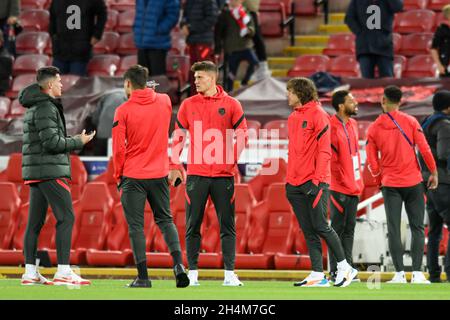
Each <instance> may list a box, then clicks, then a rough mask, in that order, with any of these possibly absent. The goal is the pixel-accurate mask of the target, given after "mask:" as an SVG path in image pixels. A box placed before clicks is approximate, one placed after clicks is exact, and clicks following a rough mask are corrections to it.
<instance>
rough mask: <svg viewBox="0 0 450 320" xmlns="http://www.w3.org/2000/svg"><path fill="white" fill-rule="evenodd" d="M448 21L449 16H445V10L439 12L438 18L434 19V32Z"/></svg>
mask: <svg viewBox="0 0 450 320" xmlns="http://www.w3.org/2000/svg"><path fill="white" fill-rule="evenodd" d="M446 21H447V18H445V16H444V13H443V12H438V13H437V14H436V19H435V20H434V26H433V30H432V31H433V32H435V31H436V29H437V28H438V27H439V26H440V25H441V24H442V23H445V22H446Z"/></svg>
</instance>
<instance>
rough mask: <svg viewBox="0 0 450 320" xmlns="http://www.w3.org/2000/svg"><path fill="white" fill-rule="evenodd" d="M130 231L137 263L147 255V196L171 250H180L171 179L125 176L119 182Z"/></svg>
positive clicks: (171, 251) (142, 260)
mask: <svg viewBox="0 0 450 320" xmlns="http://www.w3.org/2000/svg"><path fill="white" fill-rule="evenodd" d="M120 188H121V189H122V195H121V197H120V201H121V202H122V206H123V210H124V212H125V218H126V220H127V223H128V234H129V236H130V242H131V247H132V249H133V255H134V260H135V262H136V264H138V263H141V262H144V261H147V258H146V256H145V235H144V207H145V201H146V200H147V201H148V203H149V204H150V207H151V208H152V211H153V215H154V218H155V222H156V224H157V225H158V227H159V229H160V230H161V233H162V234H163V236H164V240H165V241H166V244H167V247H168V248H169V252H170V254H171V255H172V256H173V253H174V252H175V251H179V252H181V247H180V239H179V238H178V231H177V228H176V227H175V224H174V223H173V219H172V214H171V212H170V196H169V182H168V180H167V177H164V178H159V179H133V178H127V177H123V178H122V182H121V184H120Z"/></svg>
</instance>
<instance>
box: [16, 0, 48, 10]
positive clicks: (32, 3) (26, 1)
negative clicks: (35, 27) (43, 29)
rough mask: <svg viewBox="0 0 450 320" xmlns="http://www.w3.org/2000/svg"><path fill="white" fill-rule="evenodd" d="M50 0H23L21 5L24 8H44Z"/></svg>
mask: <svg viewBox="0 0 450 320" xmlns="http://www.w3.org/2000/svg"><path fill="white" fill-rule="evenodd" d="M47 1H48V0H21V1H20V7H21V8H22V10H28V9H44V7H45V5H46V4H47Z"/></svg>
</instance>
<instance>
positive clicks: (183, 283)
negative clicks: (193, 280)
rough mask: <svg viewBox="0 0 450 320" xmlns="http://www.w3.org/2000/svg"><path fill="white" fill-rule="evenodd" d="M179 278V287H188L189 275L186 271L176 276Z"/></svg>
mask: <svg viewBox="0 0 450 320" xmlns="http://www.w3.org/2000/svg"><path fill="white" fill-rule="evenodd" d="M176 278H177V288H186V287H187V286H189V282H190V281H189V277H188V276H187V274H186V273H180V274H179V275H177V276H176Z"/></svg>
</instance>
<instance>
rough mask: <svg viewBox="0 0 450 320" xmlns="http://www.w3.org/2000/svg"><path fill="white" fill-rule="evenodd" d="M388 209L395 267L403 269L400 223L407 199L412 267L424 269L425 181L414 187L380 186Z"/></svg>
mask: <svg viewBox="0 0 450 320" xmlns="http://www.w3.org/2000/svg"><path fill="white" fill-rule="evenodd" d="M381 191H382V193H383V198H384V206H385V209H386V218H387V226H388V242H389V251H390V254H391V256H392V261H393V263H394V266H395V271H397V272H400V271H404V270H405V267H404V265H403V247H402V242H401V232H400V224H401V220H402V204H403V202H404V203H405V209H406V213H407V215H408V222H409V227H410V229H411V238H412V240H411V258H412V268H413V270H412V271H421V269H422V259H423V249H424V245H425V232H424V224H423V218H424V216H425V199H424V187H423V184H422V183H419V184H418V185H415V186H412V187H406V188H394V187H383V188H382V189H381Z"/></svg>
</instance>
